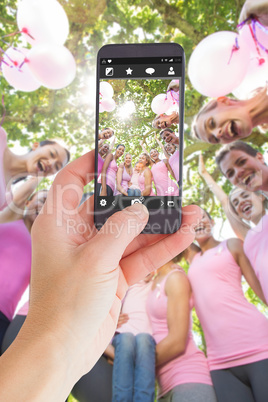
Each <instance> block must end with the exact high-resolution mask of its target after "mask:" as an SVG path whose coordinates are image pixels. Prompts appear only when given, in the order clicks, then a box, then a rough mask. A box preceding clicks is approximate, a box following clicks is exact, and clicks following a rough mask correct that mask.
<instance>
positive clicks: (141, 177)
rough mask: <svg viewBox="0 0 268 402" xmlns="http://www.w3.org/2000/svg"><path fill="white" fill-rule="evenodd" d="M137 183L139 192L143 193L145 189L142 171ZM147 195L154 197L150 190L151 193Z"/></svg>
mask: <svg viewBox="0 0 268 402" xmlns="http://www.w3.org/2000/svg"><path fill="white" fill-rule="evenodd" d="M138 183H139V188H140V189H141V192H143V190H144V188H145V178H144V171H143V172H141V173H140V174H139V180H138ZM149 195H155V194H154V191H153V189H151V192H150V194H149Z"/></svg>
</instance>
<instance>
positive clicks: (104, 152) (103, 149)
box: [99, 143, 110, 157]
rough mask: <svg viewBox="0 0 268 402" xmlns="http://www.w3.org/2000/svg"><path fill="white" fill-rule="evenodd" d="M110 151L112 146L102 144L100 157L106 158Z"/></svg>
mask: <svg viewBox="0 0 268 402" xmlns="http://www.w3.org/2000/svg"><path fill="white" fill-rule="evenodd" d="M109 150H110V145H109V144H107V143H105V144H102V146H101V147H100V149H99V154H100V156H102V157H103V156H106V155H107V153H108V152H109Z"/></svg>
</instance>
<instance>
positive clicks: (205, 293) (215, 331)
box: [188, 241, 268, 370]
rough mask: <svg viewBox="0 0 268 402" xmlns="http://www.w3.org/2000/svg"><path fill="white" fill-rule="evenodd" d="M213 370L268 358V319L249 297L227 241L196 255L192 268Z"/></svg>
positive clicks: (195, 300)
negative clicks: (246, 294)
mask: <svg viewBox="0 0 268 402" xmlns="http://www.w3.org/2000/svg"><path fill="white" fill-rule="evenodd" d="M188 277H189V279H190V282H191V285H192V289H193V294H194V304H195V308H196V312H197V315H198V317H199V320H200V322H201V325H202V328H203V331H204V334H205V338H206V344H207V358H208V364H209V368H210V370H217V369H225V368H229V367H235V366H239V365H243V364H249V363H253V362H257V361H260V360H263V359H267V358H268V320H267V319H266V318H265V316H264V315H263V314H261V313H260V312H259V311H258V310H257V308H256V307H255V306H254V305H253V304H251V303H249V302H248V301H247V299H246V298H245V296H244V294H243V290H242V286H241V277H242V274H241V269H240V267H239V266H238V265H237V263H236V261H235V260H234V258H233V256H232V254H231V253H230V251H229V249H228V247H227V241H224V242H222V243H220V244H219V245H218V246H217V247H214V248H211V249H209V250H207V251H206V252H205V253H204V254H202V255H201V253H198V254H196V255H195V257H194V259H193V261H192V264H191V265H190V268H189V271H188Z"/></svg>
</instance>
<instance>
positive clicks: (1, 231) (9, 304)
mask: <svg viewBox="0 0 268 402" xmlns="http://www.w3.org/2000/svg"><path fill="white" fill-rule="evenodd" d="M0 255H1V258H0V289H1V291H0V311H1V312H2V313H3V314H5V316H6V317H7V318H8V319H9V320H11V319H12V317H13V315H14V312H15V309H16V307H17V304H18V302H19V300H20V298H21V296H22V294H23V292H24V291H25V289H26V288H27V286H28V285H29V282H30V275H31V236H30V233H29V232H28V230H27V228H26V226H25V224H24V221H23V220H18V221H15V222H9V223H2V224H1V225H0Z"/></svg>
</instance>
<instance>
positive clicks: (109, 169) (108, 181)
mask: <svg viewBox="0 0 268 402" xmlns="http://www.w3.org/2000/svg"><path fill="white" fill-rule="evenodd" d="M124 152H125V145H123V144H119V145H117V147H116V150H115V153H114V154H112V153H109V154H108V155H107V157H106V158H105V161H104V164H103V167H102V171H101V191H100V195H101V196H111V195H114V192H115V190H116V174H117V170H118V166H117V160H118V159H119V158H120V157H121V156H123V154H124Z"/></svg>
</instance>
